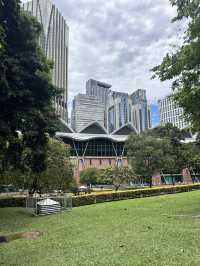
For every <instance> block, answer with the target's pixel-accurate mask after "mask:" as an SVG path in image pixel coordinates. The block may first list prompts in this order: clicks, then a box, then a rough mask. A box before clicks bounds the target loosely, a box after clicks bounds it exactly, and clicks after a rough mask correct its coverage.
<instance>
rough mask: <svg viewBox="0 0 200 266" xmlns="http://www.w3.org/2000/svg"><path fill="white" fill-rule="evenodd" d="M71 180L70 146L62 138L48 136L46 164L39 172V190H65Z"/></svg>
mask: <svg viewBox="0 0 200 266" xmlns="http://www.w3.org/2000/svg"><path fill="white" fill-rule="evenodd" d="M72 180H73V165H72V163H71V160H70V147H69V146H68V145H66V144H65V143H64V142H63V141H62V140H60V139H55V138H49V141H48V145H47V166H46V169H45V171H44V172H43V173H42V174H41V179H40V180H39V187H40V188H41V190H66V189H68V188H69V186H70V183H71V182H72Z"/></svg>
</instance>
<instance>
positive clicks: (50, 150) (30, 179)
mask: <svg viewBox="0 0 200 266" xmlns="http://www.w3.org/2000/svg"><path fill="white" fill-rule="evenodd" d="M29 160H32V151H31V150H30V149H25V150H23V154H22V156H21V160H20V166H19V167H17V168H16V167H14V166H13V165H11V164H9V165H7V167H6V170H5V171H4V172H3V173H2V176H1V179H0V184H14V185H15V186H16V187H17V188H19V189H29V191H30V192H32V193H34V191H33V189H34V190H38V189H39V190H40V191H42V192H46V191H50V190H65V189H67V188H69V186H70V183H71V182H72V180H73V166H72V164H71V161H70V148H69V147H68V146H67V145H66V144H65V143H64V142H62V141H61V140H59V139H53V138H49V140H48V145H47V159H46V169H45V171H43V172H42V173H40V175H39V177H38V178H37V179H36V178H35V173H34V172H33V171H32V169H31V167H30V162H29ZM33 184H34V187H33Z"/></svg>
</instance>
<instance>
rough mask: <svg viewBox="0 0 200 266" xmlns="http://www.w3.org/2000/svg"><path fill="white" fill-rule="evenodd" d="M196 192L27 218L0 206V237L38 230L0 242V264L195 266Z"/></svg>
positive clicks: (198, 195)
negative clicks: (32, 235)
mask: <svg viewBox="0 0 200 266" xmlns="http://www.w3.org/2000/svg"><path fill="white" fill-rule="evenodd" d="M199 200H200V191H193V192H190V193H178V194H173V195H164V196H158V197H151V198H142V199H137V200H123V201H118V202H116V201H115V202H109V203H101V204H97V205H90V206H84V207H80V208H74V209H73V211H72V212H64V213H61V214H59V215H50V216H46V217H37V219H36V218H35V217H32V216H30V215H27V212H26V211H25V210H24V209H22V208H1V209H0V217H1V223H0V231H1V234H2V235H6V236H7V235H9V236H10V238H11V237H12V235H13V234H16V233H24V232H30V231H31V232H34V231H36V232H40V233H41V235H40V237H39V238H38V239H35V240H31V239H23V238H22V239H17V240H13V241H11V242H9V243H4V244H0V254H1V265H2V266H4V265H5V266H6V265H37V266H43V265H49V266H51V265H58V266H60V265H71V266H77V265H82V266H88V265H99V266H101V265H102V266H105V265H127V266H133V265H135V266H137V265H138V266H139V265H148V266H150V265H152V266H155V265H182V266H188V265H192V266H198V265H199V252H200V248H199V247H200V238H199V234H198V232H199Z"/></svg>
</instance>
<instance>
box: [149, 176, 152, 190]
mask: <svg viewBox="0 0 200 266" xmlns="http://www.w3.org/2000/svg"><path fill="white" fill-rule="evenodd" d="M149 187H150V188H152V176H150V179H149Z"/></svg>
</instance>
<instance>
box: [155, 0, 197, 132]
mask: <svg viewBox="0 0 200 266" xmlns="http://www.w3.org/2000/svg"><path fill="white" fill-rule="evenodd" d="M170 3H171V4H172V6H174V7H176V8H177V16H176V17H175V18H174V19H173V21H172V22H173V23H175V22H176V21H181V20H183V19H185V20H187V21H188V26H187V30H186V31H185V33H184V42H183V44H182V45H181V46H180V47H179V48H178V49H176V50H174V51H173V52H172V53H167V54H166V56H165V57H164V58H163V61H162V63H161V64H160V65H158V66H156V67H154V68H153V71H154V73H155V75H154V76H153V77H158V78H159V79H160V80H161V81H165V80H173V83H172V88H173V90H174V98H175V100H176V101H177V103H178V104H179V106H181V107H183V108H184V111H185V114H186V116H187V118H188V119H189V121H190V122H191V123H192V126H193V128H194V129H195V130H196V131H198V132H199V131H200V119H199V117H200V108H199V106H200V1H199V0H190V1H189V0H170Z"/></svg>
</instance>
